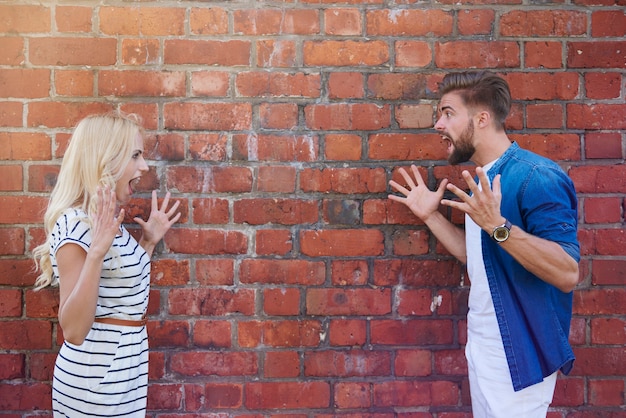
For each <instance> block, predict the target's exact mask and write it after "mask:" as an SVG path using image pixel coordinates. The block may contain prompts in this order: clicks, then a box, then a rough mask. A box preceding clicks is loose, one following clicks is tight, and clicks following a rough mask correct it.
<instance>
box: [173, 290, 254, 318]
mask: <svg viewBox="0 0 626 418" xmlns="http://www.w3.org/2000/svg"><path fill="white" fill-rule="evenodd" d="M168 296H169V297H168V301H167V303H168V306H169V314H171V315H203V316H216V315H227V314H232V313H241V314H243V315H252V314H253V313H254V301H255V294H254V291H252V290H251V289H237V290H229V289H216V288H199V289H191V288H181V289H171V290H170V292H169V295H168Z"/></svg>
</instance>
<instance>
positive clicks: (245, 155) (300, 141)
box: [232, 134, 319, 161]
mask: <svg viewBox="0 0 626 418" xmlns="http://www.w3.org/2000/svg"><path fill="white" fill-rule="evenodd" d="M232 146H233V159H235V160H241V159H243V160H249V161H315V160H317V159H318V155H319V138H318V137H317V136H316V135H292V134H288V135H234V136H233V142H232Z"/></svg>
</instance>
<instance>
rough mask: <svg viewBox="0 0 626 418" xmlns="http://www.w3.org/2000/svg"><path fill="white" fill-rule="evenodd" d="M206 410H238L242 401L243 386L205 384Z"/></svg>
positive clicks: (234, 384)
mask: <svg viewBox="0 0 626 418" xmlns="http://www.w3.org/2000/svg"><path fill="white" fill-rule="evenodd" d="M205 393H206V395H205V397H206V399H205V405H206V407H207V408H216V409H225V408H234V409H236V408H240V407H241V404H242V401H243V384H236V383H207V384H206V385H205Z"/></svg>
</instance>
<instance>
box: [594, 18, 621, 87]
mask: <svg viewBox="0 0 626 418" xmlns="http://www.w3.org/2000/svg"><path fill="white" fill-rule="evenodd" d="M625 24H626V23H625ZM621 89H622V76H621V74H620V73H587V74H585V95H586V96H587V97H588V98H589V99H617V98H618V97H619V96H620V91H621Z"/></svg>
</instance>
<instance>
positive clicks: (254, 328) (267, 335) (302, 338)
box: [238, 320, 322, 349]
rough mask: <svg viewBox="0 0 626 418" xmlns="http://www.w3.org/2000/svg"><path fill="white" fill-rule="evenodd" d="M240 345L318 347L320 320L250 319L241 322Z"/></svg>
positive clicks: (320, 329) (239, 329) (239, 328)
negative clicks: (259, 320)
mask: <svg viewBox="0 0 626 418" xmlns="http://www.w3.org/2000/svg"><path fill="white" fill-rule="evenodd" d="M238 331H239V335H238V340H239V345H240V346H241V347H247V348H253V347H258V346H260V345H263V346H264V347H292V348H293V347H298V348H299V349H302V348H303V347H317V346H319V344H320V340H321V338H322V335H321V334H322V324H321V323H320V322H319V321H312V320H311V321H305V320H285V321H263V322H258V321H250V322H241V321H240V322H239V327H238Z"/></svg>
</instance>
